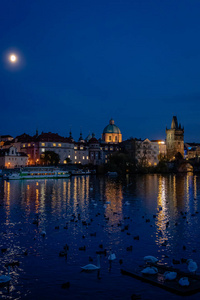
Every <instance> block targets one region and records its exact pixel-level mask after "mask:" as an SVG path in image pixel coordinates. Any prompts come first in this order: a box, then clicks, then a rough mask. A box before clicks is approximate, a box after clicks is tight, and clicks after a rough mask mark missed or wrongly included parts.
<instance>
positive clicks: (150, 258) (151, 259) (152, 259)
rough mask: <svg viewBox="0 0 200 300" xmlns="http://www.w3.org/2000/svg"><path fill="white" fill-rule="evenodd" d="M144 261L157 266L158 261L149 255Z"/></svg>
mask: <svg viewBox="0 0 200 300" xmlns="http://www.w3.org/2000/svg"><path fill="white" fill-rule="evenodd" d="M144 261H146V262H149V263H153V264H155V263H156V262H157V261H158V259H157V258H156V257H154V256H151V255H148V256H145V257H144Z"/></svg>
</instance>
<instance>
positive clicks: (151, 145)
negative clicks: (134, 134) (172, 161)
mask: <svg viewBox="0 0 200 300" xmlns="http://www.w3.org/2000/svg"><path fill="white" fill-rule="evenodd" d="M165 155H166V145H165V141H162V140H152V141H150V140H149V139H145V140H136V151H135V158H136V161H137V164H140V165H142V166H156V165H157V164H158V163H159V160H160V158H161V157H164V156H165Z"/></svg>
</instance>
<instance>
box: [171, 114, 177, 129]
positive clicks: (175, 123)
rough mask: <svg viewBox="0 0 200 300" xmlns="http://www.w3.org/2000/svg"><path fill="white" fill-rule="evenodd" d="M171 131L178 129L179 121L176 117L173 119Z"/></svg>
mask: <svg viewBox="0 0 200 300" xmlns="http://www.w3.org/2000/svg"><path fill="white" fill-rule="evenodd" d="M171 129H178V121H177V117H176V116H173V118H172V124H171Z"/></svg>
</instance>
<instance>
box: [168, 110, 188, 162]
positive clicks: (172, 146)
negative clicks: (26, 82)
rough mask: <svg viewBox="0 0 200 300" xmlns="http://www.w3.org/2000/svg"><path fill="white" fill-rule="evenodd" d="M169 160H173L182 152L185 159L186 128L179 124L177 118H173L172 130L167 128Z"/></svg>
mask: <svg viewBox="0 0 200 300" xmlns="http://www.w3.org/2000/svg"><path fill="white" fill-rule="evenodd" d="M166 149H167V158H168V159H170V160H172V159H174V158H175V155H176V154H177V153H178V152H180V153H181V155H182V156H183V157H184V127H181V124H180V123H179V124H178V121H177V117H176V116H173V118H172V124H171V128H170V129H167V128H166Z"/></svg>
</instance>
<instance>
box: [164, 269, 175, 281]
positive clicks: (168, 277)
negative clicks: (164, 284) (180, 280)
mask: <svg viewBox="0 0 200 300" xmlns="http://www.w3.org/2000/svg"><path fill="white" fill-rule="evenodd" d="M176 276H177V273H176V272H170V271H166V272H165V273H164V277H165V279H166V280H174V279H175V278H176Z"/></svg>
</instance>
